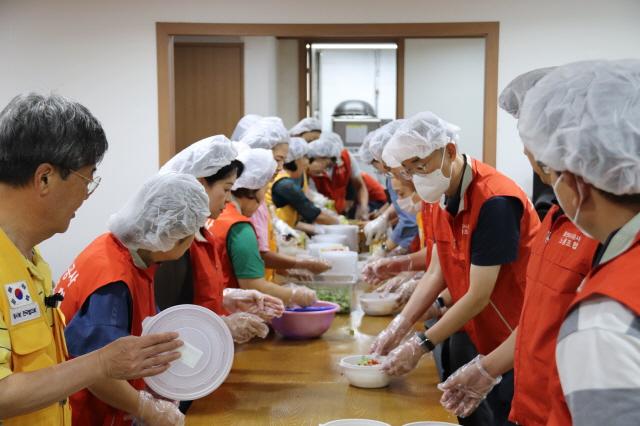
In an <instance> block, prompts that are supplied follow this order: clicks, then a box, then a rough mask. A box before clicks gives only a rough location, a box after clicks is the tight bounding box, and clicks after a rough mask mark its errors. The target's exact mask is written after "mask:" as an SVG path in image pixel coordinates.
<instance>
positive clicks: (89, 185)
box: [70, 169, 102, 196]
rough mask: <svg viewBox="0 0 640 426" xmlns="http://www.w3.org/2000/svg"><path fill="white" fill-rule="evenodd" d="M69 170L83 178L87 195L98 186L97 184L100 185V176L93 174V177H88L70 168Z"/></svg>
mask: <svg viewBox="0 0 640 426" xmlns="http://www.w3.org/2000/svg"><path fill="white" fill-rule="evenodd" d="M70 170H71V173H73V174H74V175H76V176H79V177H81V178H82V179H83V180H85V181H86V182H87V196H89V195H91V194H93V192H94V191H95V190H96V189H97V188H98V185H100V181H101V180H102V178H101V177H100V176H94V177H93V179H89V178H88V177H86V176H83V175H81V174H80V173H78V172H77V171H75V170H73V169H70Z"/></svg>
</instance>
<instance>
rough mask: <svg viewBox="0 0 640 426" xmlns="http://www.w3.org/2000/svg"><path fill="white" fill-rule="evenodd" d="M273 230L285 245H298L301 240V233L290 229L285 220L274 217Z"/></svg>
mask: <svg viewBox="0 0 640 426" xmlns="http://www.w3.org/2000/svg"><path fill="white" fill-rule="evenodd" d="M273 229H275V231H276V233H277V234H278V236H279V237H280V240H282V241H283V242H284V243H292V244H297V243H298V241H300V240H301V238H302V235H301V234H300V232H299V231H296V230H295V229H293V228H292V227H290V226H289V225H288V224H287V223H286V222H285V221H284V220H282V219H279V218H277V217H274V219H273Z"/></svg>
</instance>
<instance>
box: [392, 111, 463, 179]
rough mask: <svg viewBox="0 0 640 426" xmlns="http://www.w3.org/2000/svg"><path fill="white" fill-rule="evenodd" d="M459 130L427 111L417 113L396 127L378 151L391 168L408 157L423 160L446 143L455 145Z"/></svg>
mask: <svg viewBox="0 0 640 426" xmlns="http://www.w3.org/2000/svg"><path fill="white" fill-rule="evenodd" d="M459 131H460V128H459V127H458V126H456V125H455V124H451V123H448V122H446V121H444V120H443V119H441V118H440V117H438V116H437V115H435V114H434V113H432V112H430V111H425V112H420V113H418V114H416V115H414V116H412V117H410V118H408V119H406V120H405V121H404V122H403V123H402V124H401V125H400V126H399V127H398V129H397V130H396V132H395V133H394V134H393V136H392V137H391V139H390V140H389V142H388V143H387V145H386V146H385V147H384V150H383V151H382V161H384V163H385V164H386V165H387V166H389V167H391V168H395V167H400V166H401V165H402V164H401V163H402V162H403V161H404V160H407V159H409V158H413V157H418V158H426V157H428V156H429V155H431V153H432V152H433V151H435V150H436V149H439V148H443V147H445V146H446V145H447V144H448V143H457V142H458V132H459Z"/></svg>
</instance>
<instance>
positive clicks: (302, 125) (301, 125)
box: [289, 117, 322, 136]
mask: <svg viewBox="0 0 640 426" xmlns="http://www.w3.org/2000/svg"><path fill="white" fill-rule="evenodd" d="M321 131H322V123H320V120H318V119H317V118H313V117H307V118H303V119H302V120H300V121H299V122H298V124H296V125H295V126H293V127H292V128H291V129H289V134H290V135H291V136H300V135H301V134H303V133H307V132H321Z"/></svg>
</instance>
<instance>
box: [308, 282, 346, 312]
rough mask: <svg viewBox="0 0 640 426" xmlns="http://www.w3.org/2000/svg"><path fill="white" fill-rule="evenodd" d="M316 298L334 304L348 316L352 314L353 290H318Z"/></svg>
mask: <svg viewBox="0 0 640 426" xmlns="http://www.w3.org/2000/svg"><path fill="white" fill-rule="evenodd" d="M316 296H317V297H318V300H323V301H325V302H333V303H336V304H338V305H339V306H340V312H339V313H343V314H348V313H349V312H351V289H349V288H346V289H326V288H318V289H316Z"/></svg>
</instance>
